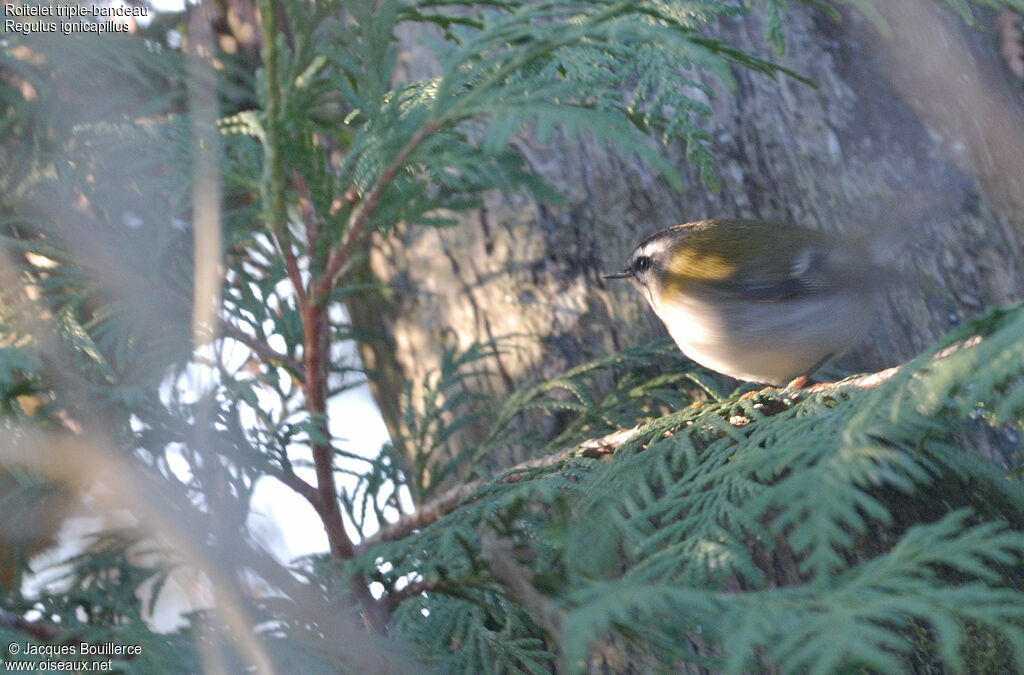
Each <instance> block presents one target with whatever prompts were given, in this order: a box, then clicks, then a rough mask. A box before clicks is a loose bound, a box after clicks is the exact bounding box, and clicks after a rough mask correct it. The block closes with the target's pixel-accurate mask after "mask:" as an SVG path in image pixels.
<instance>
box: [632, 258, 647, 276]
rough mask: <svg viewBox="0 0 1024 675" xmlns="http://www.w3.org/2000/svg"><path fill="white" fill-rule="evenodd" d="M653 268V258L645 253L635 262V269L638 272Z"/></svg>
mask: <svg viewBox="0 0 1024 675" xmlns="http://www.w3.org/2000/svg"><path fill="white" fill-rule="evenodd" d="M650 268H651V259H650V258H648V257H647V256H645V255H643V256H640V257H639V258H637V259H636V260H635V261H634V262H633V269H634V270H636V271H637V272H646V271H647V270H649V269H650Z"/></svg>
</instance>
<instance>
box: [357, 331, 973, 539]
mask: <svg viewBox="0 0 1024 675" xmlns="http://www.w3.org/2000/svg"><path fill="white" fill-rule="evenodd" d="M982 339H983V338H982V337H981V336H980V335H974V336H972V337H970V338H968V339H966V340H964V341H962V342H960V343H957V344H955V345H951V346H949V347H947V348H946V349H943V350H941V351H939V352H937V353H936V354H935V355H934V356H933V357H932V360H934V361H939V360H941V359H944V358H947V357H949V356H950V355H952V354H954V353H956V352H958V351H961V350H963V349H970V348H971V347H974V346H975V345H978V344H980V343H981V341H982ZM905 367H906V364H903V365H899V366H893V367H892V368H886V369H885V370H880V371H878V372H876V373H868V374H866V375H861V376H858V377H852V378H849V379H847V380H840V381H839V382H822V383H820V384H814V385H811V386H810V387H807V388H806V389H795V390H785V391H788V396H790V397H791V398H792V399H793V400H800V398H801V397H802V395H804V394H818V393H822V392H827V391H839V390H843V389H872V388H874V387H877V386H879V385H881V384H882V383H884V382H886V381H887V380H890V379H892V378H893V377H894V376H895V375H896V374H897V373H899V372H900V371H901V370H903V369H904V368H905ZM769 389H771V390H773V391H780V389H778V388H775V387H769ZM757 393H758V392H756V391H755V392H751V393H750V394H746V395H747V396H750V395H756V394H757ZM780 409H781V408H780ZM764 412H765V414H771V412H772V411H771V410H767V409H766V410H765V411H764ZM729 423H730V424H732V425H733V426H737V427H743V426H746V425H747V424H749V423H750V420H749V419H747V418H746V417H744V416H743V415H736V416H734V417H732V418H730V420H729ZM640 428H641V427H640V426H636V427H633V428H632V429H623V430H620V431H616V432H613V433H610V434H608V435H607V436H602V437H600V438H595V439H591V440H589V441H585V442H583V443H581V444H579V445H576V446H573V447H569V448H563V449H561V450H559V451H558V452H554V453H552V454H550V455H545V456H543V457H536V458H534V459H530V460H527V461H525V462H522V463H520V464H517V465H515V466H513V467H512V468H511V469H508V470H507V471H505V473H503V474H502V475H500V476H498V477H497V478H495V479H494V480H493V481H485V480H474V481H470V482H468V483H464V484H462V485H456V486H455V487H453V488H451V489H449V490H447V491H446V492H444V493H442V494H441V495H440V496H438V497H437V498H436V499H432V500H430V501H429V502H427V503H426V504H424V505H423V506H421V507H420V508H418V509H417V510H416V511H415V512H413V513H410V514H409V515H406V516H403V517H401V518H399V519H398V520H397V521H395V522H394V523H391V524H390V525H388V526H386V527H382V528H381V529H380V530H378V531H377V532H376V533H375V534H374V535H373V536H371V537H367V538H366V539H364V540H363V541H362V542H361V543H360V545H359V550H360V551H363V550H365V549H367V548H368V547H370V546H373V545H374V544H378V543H381V542H385V541H397V540H399V539H403V538H405V537H407V536H409V535H410V534H412V533H413V532H415V531H416V530H420V529H423V528H424V527H426V526H428V525H431V524H433V523H435V522H437V521H439V520H440V519H441V518H443V517H444V516H446V515H448V514H449V513H451V512H453V511H455V510H456V509H457V508H458V507H459V506H461V505H462V504H463V503H465V502H466V501H467V500H469V499H470V498H471V497H472V496H473V494H474V493H475V492H476V491H477V490H479V489H480V488H482V487H484V486H485V485H487V484H488V483H490V482H496V483H516V482H518V481H520V480H522V479H523V477H524V476H526V475H527V472H529V471H532V470H535V469H540V468H545V467H549V466H554V465H555V464H558V463H559V462H562V461H564V460H566V459H568V458H570V457H590V458H593V459H597V458H599V457H603V456H605V455H611V454H614V453H615V451H616V450H618V449H619V448H620V447H621V446H622V444H623V443H625V442H626V441H628V440H629V439H630V438H632V436H633V434H634V433H636V432H637V431H638V430H639V429H640Z"/></svg>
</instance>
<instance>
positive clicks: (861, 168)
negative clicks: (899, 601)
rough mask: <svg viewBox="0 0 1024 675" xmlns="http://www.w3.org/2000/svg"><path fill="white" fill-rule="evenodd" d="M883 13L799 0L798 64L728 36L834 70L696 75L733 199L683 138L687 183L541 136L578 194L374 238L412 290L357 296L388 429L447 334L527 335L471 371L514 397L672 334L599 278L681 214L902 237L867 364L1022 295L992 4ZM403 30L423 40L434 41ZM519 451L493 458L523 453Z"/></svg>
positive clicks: (397, 281) (858, 363)
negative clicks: (975, 22)
mask: <svg viewBox="0 0 1024 675" xmlns="http://www.w3.org/2000/svg"><path fill="white" fill-rule="evenodd" d="M877 10H878V11H879V14H880V17H881V19H880V20H881V21H883V22H885V23H887V24H888V25H887V26H885V27H884V28H883V27H882V26H880V25H878V24H874V23H871V22H869V21H867V20H865V19H864V17H863V16H862V15H859V14H854V13H852V12H850V13H846V14H844V16H843V19H842V21H840V22H835V21H833V20H832V19H830V18H829V17H828V16H825V15H824V14H822V13H821V12H818V11H815V10H814V9H813V8H811V7H809V6H808V5H807V4H804V3H794V4H793V7H792V9H791V10H790V12H789V15H788V20H787V22H786V23H787V40H788V45H787V53H786V54H785V55H782V56H780V55H778V54H776V53H775V52H774V51H773V49H772V48H771V47H770V46H769V45H767V44H766V43H765V41H764V39H763V37H762V27H763V21H762V18H761V17H759V16H757V14H756V13H755V14H754V15H752V16H747V17H739V18H734V19H729V20H725V21H722V22H720V23H719V24H718V25H716V26H713V27H712V28H711V32H713V33H714V35H715V37H719V38H721V39H723V40H725V41H726V42H727V43H729V44H733V45H741V46H743V47H744V48H746V49H750V50H753V51H754V52H755V53H757V54H758V55H759V56H763V57H765V58H769V59H774V60H777V61H780V62H781V63H783V64H784V65H786V66H787V67H789V68H791V69H793V70H795V71H797V72H799V73H802V74H804V75H807V76H809V77H811V78H813V80H814V81H815V82H816V83H817V87H810V86H807V85H804V84H802V83H800V82H798V81H796V80H794V79H790V78H785V77H783V78H781V79H779V80H778V81H773V80H771V79H769V78H767V77H764V76H762V75H759V74H757V73H752V72H749V71H746V70H743V69H741V68H735V69H734V75H735V77H736V82H737V86H736V88H735V89H734V90H732V91H730V90H729V89H727V88H726V87H724V86H723V85H722V83H721V82H719V81H718V80H716V79H714V78H713V77H712V76H711V75H710V74H707V73H697V74H696V77H697V78H698V79H700V80H702V81H703V82H705V83H706V84H707V85H708V86H710V87H711V88H712V89H713V90H714V92H715V95H714V97H713V99H712V100H711V102H710V103H711V105H712V106H713V108H714V117H713V118H712V119H710V120H709V122H708V125H709V126H708V130H709V131H710V133H711V135H712V138H713V139H714V140H713V145H712V150H713V152H714V154H715V156H716V158H717V171H718V175H719V176H720V179H721V190H720V191H719V192H717V193H716V192H714V191H712V190H711V189H709V188H708V186H707V185H705V184H704V183H702V182H701V180H700V179H699V176H698V171H697V169H696V168H695V167H692V166H689V165H687V164H686V161H685V158H684V149H683V148H681V147H670V148H668V153H669V156H670V158H671V159H672V161H673V162H674V163H675V164H676V165H677V166H678V167H679V168H680V170H681V171H682V173H683V175H684V177H685V187H684V188H683V189H679V190H677V189H673V188H671V187H669V186H668V184H667V183H666V182H665V181H664V180H662V179H661V178H660V177H659V176H658V175H657V174H656V173H654V172H653V171H652V170H651V169H650V168H648V167H647V166H645V165H643V164H642V163H640V162H639V160H637V159H635V158H633V157H622V156H619V155H617V154H614V153H610V152H609V151H607V150H606V149H605V148H602V147H598V146H596V145H595V144H594V143H591V142H588V140H587V139H580V140H571V139H566V138H559V139H556V140H554V141H553V142H551V143H550V144H549V145H547V146H543V147H541V146H539V145H538V144H537V143H535V142H534V141H533V139H531V138H528V137H527V138H521V139H519V140H518V141H517V142H516V143H517V148H518V149H519V151H520V152H522V154H523V155H524V156H525V157H526V158H527V160H528V161H529V163H530V164H531V166H532V167H533V169H534V170H535V171H536V172H537V173H539V174H540V175H541V176H543V177H544V178H545V179H547V180H548V181H549V182H550V183H551V184H552V185H553V186H555V188H556V189H557V190H558V191H559V192H560V193H561V194H562V195H564V197H565V203H564V204H563V205H560V206H556V205H553V204H548V203H541V202H537V201H534V200H532V199H530V198H528V197H525V196H523V195H520V194H499V193H492V194H487V195H486V196H485V198H484V200H483V206H482V207H481V208H480V209H479V210H478V211H476V212H472V213H464V214H461V215H459V221H460V224H459V226H457V227H453V228H448V229H426V228H411V229H399V230H398V231H397V232H395V233H393V234H389V235H388V236H387V237H378V239H377V240H376V241H375V244H374V247H373V251H372V253H371V256H370V259H369V261H368V269H367V273H372V275H373V276H374V277H376V279H377V280H379V281H381V282H383V283H384V284H385V285H387V286H389V287H390V288H391V289H393V291H394V293H392V294H389V295H388V296H387V298H388V299H387V302H386V304H385V303H384V302H383V301H382V299H381V297H379V296H376V295H370V294H366V295H364V296H362V297H361V298H360V299H358V300H357V301H355V302H354V303H353V305H352V306H351V307H350V309H351V310H352V312H351V313H352V318H353V321H354V322H355V323H356V327H357V328H358V329H362V330H364V331H366V332H367V334H371V335H376V336H381V338H380V339H374V340H367V341H365V342H364V343H362V344H361V353H362V355H363V358H364V360H365V362H366V364H367V365H368V366H370V367H371V368H373V369H374V370H375V374H374V375H373V377H372V380H373V381H372V386H373V390H374V393H375V396H376V398H377V401H378V403H379V404H380V406H381V409H382V411H383V413H384V416H385V420H386V422H387V424H388V427H389V429H390V430H391V433H392V435H393V436H396V435H397V434H399V433H400V432H401V430H402V421H401V417H400V410H399V407H398V405H396V402H397V401H398V399H399V397H398V393H399V392H400V391H401V390H402V388H403V387H404V386H405V383H406V382H412V383H414V385H415V384H416V383H419V382H422V381H423V379H424V377H425V375H426V374H427V373H429V372H430V371H432V370H435V369H436V368H437V367H438V364H439V359H440V354H441V352H442V350H443V348H444V347H445V346H451V345H458V346H460V347H466V346H468V345H470V344H472V343H474V342H480V341H486V340H489V339H493V338H496V337H500V336H515V337H513V338H510V339H509V344H508V345H506V346H507V347H508V348H507V349H506V350H505V351H504V352H503V353H502V354H501V355H500V356H499V357H498V358H495V359H493V360H492V362H491V364H490V365H491V367H492V370H493V371H494V373H493V375H491V376H489V377H481V378H478V379H477V380H475V381H474V384H473V386H474V387H478V388H479V389H480V390H481V391H483V392H486V393H489V394H492V395H495V396H497V397H498V400H501V399H502V398H503V397H505V396H507V395H508V394H509V393H510V392H511V391H512V390H514V389H515V388H516V387H518V386H520V385H522V384H523V383H525V382H528V381H536V380H541V379H545V378H550V377H551V376H553V375H556V374H558V373H560V372H562V371H564V370H565V369H567V368H569V367H571V366H573V365H576V364H578V363H581V362H583V361H586V360H588V359H592V358H594V357H598V356H602V355H605V354H607V353H609V352H611V351H614V350H617V349H620V348H622V347H626V346H629V345H634V344H637V343H641V342H645V341H649V340H651V339H652V338H656V337H661V336H664V335H665V331H664V328H663V327H662V326H661V324H660V322H659V321H658V319H657V318H656V317H655V316H654V314H653V313H652V312H651V311H650V310H649V309H648V308H647V306H646V303H645V302H644V301H643V299H642V298H641V297H640V295H639V294H637V293H636V292H635V290H634V289H632V288H631V287H630V285H628V284H621V285H616V286H611V285H606V283H605V282H604V281H603V280H602V279H601V274H602V273H603V272H607V271H614V270H618V269H621V268H622V266H623V264H624V262H625V260H626V258H627V256H628V255H629V253H630V251H631V250H632V248H633V246H634V245H635V244H636V243H637V242H638V241H639V240H640V239H641V238H643V237H644V236H645V235H646V234H648V233H651V232H653V231H655V230H658V229H660V228H662V227H666V226H669V225H672V224H675V223H680V222H687V221H693V220H700V219H704V218H710V217H731V218H757V219H763V220H783V221H793V222H799V223H803V224H806V225H808V226H811V227H814V228H819V229H822V230H842V231H863V232H865V233H866V234H867V236H875V237H892V235H893V233H894V232H895V233H896V236H895V237H893V240H894V241H899V242H902V245H901V246H899V247H897V246H894V247H893V250H894V254H893V258H894V260H893V262H894V264H895V265H896V266H897V267H898V269H899V270H900V271H901V273H902V275H903V279H904V282H903V283H901V284H899V285H898V286H896V287H893V288H891V289H889V290H888V292H887V293H886V297H885V298H884V302H883V306H882V308H881V309H880V315H879V317H878V320H877V321H876V322H874V325H873V327H872V331H871V333H870V337H869V338H867V339H866V340H865V342H864V344H863V345H862V346H861V347H859V348H857V349H855V350H854V351H852V352H851V353H849V354H847V355H846V356H844V357H843V358H842V359H841V360H840V365H842V366H844V367H846V368H848V369H850V370H868V369H875V368H879V367H882V366H888V365H894V364H896V363H899V362H901V361H903V360H905V359H907V358H908V357H910V356H912V355H913V354H914V353H915V352H917V351H918V350H919V349H921V348H922V347H923V346H924V345H926V344H927V343H929V342H930V341H931V340H933V339H934V338H935V337H936V336H938V335H941V334H942V333H943V332H945V331H946V330H948V329H949V328H950V327H951V326H953V325H954V324H956V323H957V322H959V321H961V320H962V319H963V318H965V317H968V316H971V315H976V314H979V313H981V312H982V311H983V310H984V309H985V308H988V307H992V306H996V305H1001V304H1006V303H1008V302H1010V301H1011V300H1012V299H1013V298H1015V297H1020V295H1021V291H1022V289H1024V270H1022V269H1021V267H1020V265H1019V262H1018V261H1019V260H1020V251H1021V249H1022V238H1024V221H1022V218H1024V147H1022V146H1024V143H1022V139H1024V115H1022V114H1021V109H1020V105H1019V104H1020V99H1021V89H1020V86H1019V83H1015V82H1014V81H1013V80H1012V76H1011V75H1010V73H1009V71H1008V70H1006V69H1005V68H1004V67H1003V65H1002V63H1001V62H1000V61H999V58H998V44H997V43H996V40H995V38H994V37H993V36H992V35H991V33H990V32H988V31H987V27H988V26H991V20H992V16H991V15H989V14H987V13H986V14H983V15H981V16H980V18H979V25H980V27H981V30H975V29H971V28H966V27H964V25H963V24H962V22H960V21H959V19H957V18H956V17H954V16H952V15H949V14H948V13H947V12H945V11H944V10H940V9H939V6H938V4H937V3H930V2H927V0H886V1H885V2H882V1H879V2H878V3H877ZM407 38H408V39H407V41H406V47H407V49H408V50H410V51H409V54H411V53H412V52H414V51H415V50H418V49H419V48H418V46H417V45H416V44H415V38H414V36H407ZM407 55H408V54H407ZM423 62H424V58H423V56H422V55H420V54H417V55H416V56H415V57H410V58H408V59H407V63H410V64H411V63H415V64H422V63H423ZM422 74H423V73H410V77H416V76H419V75H422ZM692 75H694V74H692V73H691V76H692ZM485 422H487V420H482V421H481V423H480V424H479V425H477V426H476V427H469V428H466V429H464V431H463V433H462V434H461V435H459V436H458V437H457V438H455V439H453V440H452V441H451V442H450V447H448V448H447V452H449V453H452V454H453V455H454V454H455V453H458V452H460V451H461V450H463V449H465V448H469V447H473V446H474V444H475V443H478V442H479V440H480V438H481V434H483V433H484V432H485V427H486V424H485ZM550 431H554V429H551V430H550ZM406 451H407V452H410V453H411V452H415V449H406ZM515 455H516V451H510V452H509V456H507V457H501V458H495V461H496V462H500V463H502V464H504V463H511V462H514V461H521V460H522V459H524V458H523V457H521V456H515ZM407 459H410V461H411V458H407Z"/></svg>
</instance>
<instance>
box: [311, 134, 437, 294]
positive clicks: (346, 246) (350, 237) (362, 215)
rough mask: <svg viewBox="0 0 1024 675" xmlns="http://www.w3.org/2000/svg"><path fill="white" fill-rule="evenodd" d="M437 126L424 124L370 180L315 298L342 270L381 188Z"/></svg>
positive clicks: (329, 285)
mask: <svg viewBox="0 0 1024 675" xmlns="http://www.w3.org/2000/svg"><path fill="white" fill-rule="evenodd" d="M440 126H441V120H440V119H435V120H431V121H429V122H427V123H426V124H424V125H423V126H422V127H420V128H419V129H417V130H416V132H415V133H414V134H413V135H412V136H411V137H410V138H409V140H408V142H407V143H406V144H405V145H404V146H402V149H401V150H399V151H398V154H397V155H395V158H394V159H393V160H392V161H391V163H390V164H389V165H388V166H387V168H385V169H384V171H382V172H381V174H380V175H379V176H377V180H375V181H374V183H373V187H372V188H371V189H370V191H369V192H368V193H367V194H366V198H365V199H364V200H363V205H362V208H360V209H359V211H357V212H356V214H355V215H354V217H353V219H352V222H351V224H350V225H349V228H348V233H347V235H346V237H345V242H344V243H343V244H342V245H341V246H340V247H339V248H338V249H337V250H335V252H334V254H333V255H332V256H331V258H330V260H329V261H328V263H327V266H326V268H325V269H326V272H325V273H324V275H323V276H322V277H321V278H320V283H319V284H317V287H316V295H317V298H326V297H327V295H328V294H329V293H330V291H331V286H332V285H333V284H334V279H335V277H337V276H338V273H339V272H341V269H342V267H344V266H345V263H346V262H347V261H348V258H349V256H350V255H351V253H352V249H353V248H354V247H355V245H356V243H357V242H358V241H359V238H360V236H362V233H363V228H364V227H366V223H367V222H369V220H370V216H372V215H373V212H374V211H375V210H376V208H377V203H378V202H379V201H380V196H381V193H382V192H383V191H384V188H386V187H387V186H388V185H389V184H390V183H391V181H393V180H394V178H395V174H397V173H398V170H399V169H401V168H402V166H403V165H404V164H405V162H406V160H408V159H409V155H411V154H412V153H413V151H414V150H416V148H418V147H419V146H420V144H421V143H423V141H424V140H425V139H426V138H427V137H428V136H430V135H431V134H432V133H434V132H435V131H437V130H438V129H439V128H440Z"/></svg>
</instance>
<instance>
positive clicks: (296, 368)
mask: <svg viewBox="0 0 1024 675" xmlns="http://www.w3.org/2000/svg"><path fill="white" fill-rule="evenodd" d="M221 331H222V332H223V334H224V335H225V336H227V337H229V338H231V339H232V340H236V341H238V342H241V343H242V344H243V345H245V346H246V347H248V348H249V349H250V350H252V352H253V353H254V354H256V356H259V357H260V358H261V359H263V360H264V361H266V362H268V363H272V364H280V365H281V366H282V367H284V368H287V369H288V370H289V371H291V373H292V375H294V376H295V377H296V378H297V379H299V380H305V379H306V369H305V367H303V365H302V363H301V362H300V361H299V360H298V359H294V358H292V357H291V356H288V355H287V354H282V353H281V352H279V351H277V350H276V349H274V348H273V347H271V346H270V345H268V344H267V343H266V342H263V341H261V340H259V339H258V338H256V337H254V336H252V335H249V334H248V333H246V332H245V331H244V330H242V329H241V328H239V327H238V326H236V325H234V324H233V323H229V322H227V321H223V320H222V321H221Z"/></svg>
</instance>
